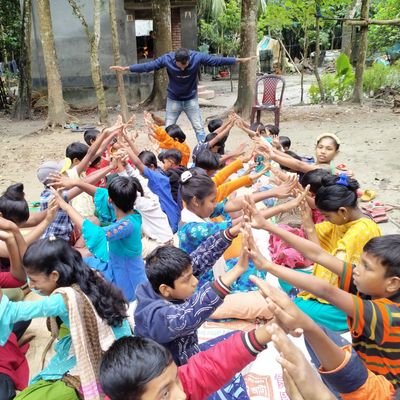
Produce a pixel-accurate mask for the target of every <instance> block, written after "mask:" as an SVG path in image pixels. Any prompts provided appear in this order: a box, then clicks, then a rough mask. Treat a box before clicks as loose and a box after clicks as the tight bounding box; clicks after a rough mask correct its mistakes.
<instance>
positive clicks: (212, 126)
mask: <svg viewBox="0 0 400 400" xmlns="http://www.w3.org/2000/svg"><path fill="white" fill-rule="evenodd" d="M223 123H224V121H223V120H222V119H221V118H214V119H212V120H211V121H209V123H208V125H207V128H208V131H209V132H210V133H213V132H214V131H216V130H217V129H218V128H220V127H221V126H222V124H223Z"/></svg>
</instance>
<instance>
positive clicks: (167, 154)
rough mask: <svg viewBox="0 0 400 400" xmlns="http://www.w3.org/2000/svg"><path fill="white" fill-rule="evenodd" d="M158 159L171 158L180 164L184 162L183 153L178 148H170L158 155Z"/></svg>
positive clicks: (162, 160)
mask: <svg viewBox="0 0 400 400" xmlns="http://www.w3.org/2000/svg"><path fill="white" fill-rule="evenodd" d="M158 159H159V160H160V161H161V162H164V160H167V159H171V160H172V161H173V162H174V163H175V164H176V165H180V164H181V162H182V153H181V152H180V151H179V150H177V149H168V150H166V151H163V152H162V153H160V154H159V155H158Z"/></svg>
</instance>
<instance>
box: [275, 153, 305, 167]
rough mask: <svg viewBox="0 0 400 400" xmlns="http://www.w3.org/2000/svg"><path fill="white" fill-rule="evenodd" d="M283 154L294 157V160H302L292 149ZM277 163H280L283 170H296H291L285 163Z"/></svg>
mask: <svg viewBox="0 0 400 400" xmlns="http://www.w3.org/2000/svg"><path fill="white" fill-rule="evenodd" d="M285 154H287V155H288V156H290V157H293V158H295V159H296V160H299V161H302V158H301V157H300V156H299V155H298V154H296V153H295V152H294V151H290V150H288V151H286V152H285ZM279 165H280V167H281V169H283V170H284V171H291V172H296V171H292V169H291V168H289V167H286V166H285V165H282V164H279Z"/></svg>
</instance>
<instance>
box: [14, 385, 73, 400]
mask: <svg viewBox="0 0 400 400" xmlns="http://www.w3.org/2000/svg"><path fill="white" fill-rule="evenodd" d="M44 399H46V400H60V399H62V400H79V397H78V395H77V393H76V391H75V389H73V388H71V387H69V386H67V385H66V384H65V383H64V382H62V381H39V382H36V383H34V384H32V385H29V386H28V387H27V388H26V389H25V390H23V391H22V392H21V393H20V394H19V395H17V397H16V398H15V400H44Z"/></svg>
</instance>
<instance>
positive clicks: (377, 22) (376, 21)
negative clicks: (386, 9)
mask: <svg viewBox="0 0 400 400" xmlns="http://www.w3.org/2000/svg"><path fill="white" fill-rule="evenodd" d="M345 24H346V25H357V26H368V25H395V26H400V19H364V20H359V19H357V20H346V21H345Z"/></svg>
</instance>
